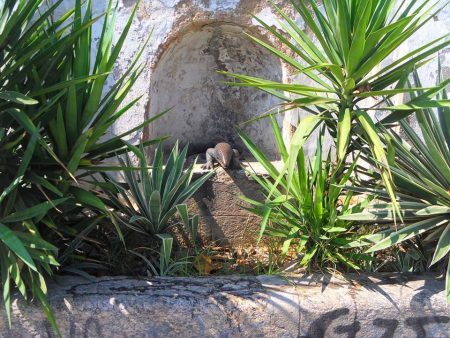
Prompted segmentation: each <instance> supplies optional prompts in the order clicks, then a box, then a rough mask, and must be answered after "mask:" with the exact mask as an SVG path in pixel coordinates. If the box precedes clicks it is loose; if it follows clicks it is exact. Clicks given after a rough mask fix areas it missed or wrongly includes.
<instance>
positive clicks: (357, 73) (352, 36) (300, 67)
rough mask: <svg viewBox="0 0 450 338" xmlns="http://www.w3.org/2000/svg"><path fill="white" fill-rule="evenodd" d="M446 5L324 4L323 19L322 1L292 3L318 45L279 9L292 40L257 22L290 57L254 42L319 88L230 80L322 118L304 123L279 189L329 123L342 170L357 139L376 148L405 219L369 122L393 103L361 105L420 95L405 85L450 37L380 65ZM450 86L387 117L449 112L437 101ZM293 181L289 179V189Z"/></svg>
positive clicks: (330, 0) (358, 0)
mask: <svg viewBox="0 0 450 338" xmlns="http://www.w3.org/2000/svg"><path fill="white" fill-rule="evenodd" d="M438 2H439V1H431V0H425V1H420V2H419V1H417V0H412V1H402V2H400V3H399V4H398V6H396V3H397V1H396V0H386V1H380V0H368V1H365V0H364V1H363V0H324V1H323V8H324V10H323V11H322V10H321V9H320V8H319V7H318V5H317V4H316V2H315V1H314V0H308V1H306V0H305V1H303V0H291V3H292V6H293V7H294V9H295V13H296V14H298V15H299V16H300V17H301V18H302V19H303V21H304V22H305V24H306V25H307V26H308V28H309V29H310V30H311V32H312V35H313V37H310V36H308V35H307V34H306V33H305V32H304V31H303V29H302V27H299V26H298V24H297V23H296V22H295V21H294V20H292V19H291V18H290V17H289V16H288V15H287V14H285V13H284V12H283V11H282V10H281V9H279V8H278V7H277V6H275V5H274V8H275V9H276V11H277V13H278V14H279V15H280V16H281V17H282V18H283V19H284V20H283V21H282V22H280V25H281V27H282V28H283V30H284V31H285V32H286V33H287V36H286V35H285V34H283V33H280V32H278V30H277V29H276V28H275V27H273V26H271V25H269V24H267V23H265V22H264V21H263V20H261V19H259V18H257V17H256V18H255V19H256V20H257V21H258V22H259V23H260V24H261V25H262V26H264V27H265V28H266V29H267V30H268V31H269V32H270V33H271V34H273V35H274V36H275V38H276V39H278V40H279V42H280V43H282V44H283V45H284V47H285V48H286V50H287V52H282V51H280V50H278V49H276V48H274V47H272V46H270V45H269V44H267V43H265V42H263V41H261V40H260V39H258V38H256V37H252V36H250V37H251V39H252V40H253V41H255V42H256V43H257V44H259V45H261V46H263V47H264V48H266V49H268V50H269V51H270V52H272V53H273V54H275V55H276V56H278V57H279V58H281V59H282V60H283V61H284V62H285V63H286V64H288V65H289V66H291V67H293V69H295V70H296V72H298V73H299V74H303V75H305V76H307V77H308V78H309V80H310V81H311V82H312V85H303V84H295V83H294V84H282V83H277V82H273V81H267V80H265V79H260V78H254V77H249V76H245V75H240V74H231V73H224V74H225V75H227V76H230V77H233V78H234V79H236V80H237V82H232V83H231V84H233V85H238V86H250V87H256V88H259V89H261V90H264V91H266V92H269V93H271V94H273V95H276V96H278V97H279V98H281V99H282V100H284V101H285V104H284V106H285V109H286V110H288V109H293V108H302V109H304V110H306V111H308V112H310V113H312V114H314V115H313V116H314V117H313V118H310V119H306V120H303V121H301V122H300V125H299V127H298V128H297V132H296V133H295V134H294V136H293V138H292V143H291V146H290V156H291V158H290V159H289V161H286V165H285V167H284V168H283V170H282V172H281V173H280V176H279V177H278V179H277V182H278V181H279V180H280V179H281V177H282V175H283V174H284V173H285V172H286V171H287V172H293V169H294V166H295V163H296V159H297V154H298V152H299V151H300V149H301V145H302V144H303V142H304V141H305V139H306V138H307V137H308V135H309V134H310V131H311V130H313V129H314V128H315V127H317V126H318V125H319V124H320V123H325V124H326V125H327V127H328V129H329V131H330V133H331V135H332V136H333V137H334V138H335V142H336V151H337V158H338V160H339V161H340V162H343V161H344V160H345V159H346V158H347V156H348V154H349V153H350V149H349V144H350V140H351V139H352V135H360V136H362V137H363V138H365V139H366V140H367V141H368V144H369V145H370V148H371V152H372V154H373V156H374V158H375V159H376V160H377V162H378V163H380V165H379V168H380V170H381V175H382V178H383V181H384V184H385V187H386V189H387V191H388V194H389V196H390V198H391V200H392V202H393V206H394V209H396V210H397V211H398V205H397V202H396V199H395V192H394V185H393V182H392V175H391V172H390V167H389V165H388V161H387V156H386V153H385V149H384V148H383V144H382V142H381V140H380V138H379V136H378V134H377V130H376V127H375V124H374V122H373V121H372V119H371V117H370V115H369V111H370V109H380V105H381V104H382V103H383V102H385V101H384V100H381V101H380V102H379V103H378V105H377V106H374V107H371V108H370V109H369V108H364V107H363V105H361V104H360V102H361V101H363V100H364V99H366V98H370V97H375V96H387V97H390V96H392V95H395V94H399V93H409V92H411V91H413V90H414V89H411V88H407V87H406V85H405V81H406V79H407V77H408V75H409V74H410V73H411V71H412V70H413V69H414V67H419V66H421V65H422V64H424V63H425V62H427V61H428V59H427V58H428V57H429V56H430V55H432V54H433V53H435V52H437V51H438V50H440V49H442V48H444V47H446V46H447V45H448V44H449V43H450V42H449V41H445V38H446V37H447V36H443V37H440V38H438V39H435V40H433V41H431V42H430V43H428V44H426V45H424V46H420V47H419V48H417V49H415V50H413V51H411V52H409V53H407V54H405V55H404V56H402V57H400V58H399V59H398V60H396V61H395V62H392V63H390V64H389V65H387V66H383V67H379V65H380V64H381V62H382V61H383V60H385V59H386V58H387V57H389V55H391V54H392V52H394V51H395V49H396V48H397V47H399V46H400V45H401V44H402V43H404V42H405V41H406V40H407V39H408V38H410V37H411V36H412V35H413V34H414V33H415V32H416V31H417V30H418V29H420V28H421V27H423V25H424V24H425V23H427V22H428V21H429V20H431V19H432V17H433V16H434V15H435V14H436V13H437V12H438V11H439V10H440V8H437V4H438ZM307 3H308V4H309V5H310V8H308V7H307V5H306V4H307ZM311 11H312V12H313V14H314V15H315V18H314V16H313V14H312V13H311ZM447 83H448V81H445V82H444V83H443V84H441V85H439V86H438V87H437V88H430V89H427V90H426V91H425V92H424V94H423V95H422V96H420V97H417V98H415V99H413V100H411V102H408V103H407V104H406V105H402V106H398V107H396V106H393V107H388V108H384V109H388V110H391V111H395V110H404V111H406V112H407V113H406V114H410V113H411V109H412V108H415V109H422V108H424V107H433V106H439V105H448V104H449V103H448V101H447V100H443V101H440V100H437V99H433V95H434V94H435V93H436V92H437V91H439V90H440V89H441V88H442V87H443V86H445V85H446V84H447ZM391 86H394V88H391ZM285 93H289V94H291V95H286V94H285ZM404 115H405V114H399V115H398V116H399V117H402V116H404ZM291 179H292V178H291V177H288V183H289V184H288V185H290V181H291Z"/></svg>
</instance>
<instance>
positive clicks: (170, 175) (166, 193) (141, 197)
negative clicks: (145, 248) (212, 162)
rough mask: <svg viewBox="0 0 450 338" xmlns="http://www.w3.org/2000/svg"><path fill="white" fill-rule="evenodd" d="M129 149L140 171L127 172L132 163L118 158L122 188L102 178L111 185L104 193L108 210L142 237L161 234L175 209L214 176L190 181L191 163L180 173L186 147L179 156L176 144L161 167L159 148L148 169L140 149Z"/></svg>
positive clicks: (126, 159) (110, 180) (192, 166)
mask: <svg viewBox="0 0 450 338" xmlns="http://www.w3.org/2000/svg"><path fill="white" fill-rule="evenodd" d="M129 149H130V150H131V151H132V152H133V153H134V154H135V155H136V156H137V157H138V158H139V161H140V168H138V169H140V170H139V171H136V170H132V169H131V170H130V168H133V163H132V160H131V158H130V156H129V155H128V154H126V155H125V159H124V160H123V159H121V158H119V160H120V163H121V165H122V168H123V171H122V174H123V178H124V180H125V187H124V186H123V185H122V184H119V183H117V182H115V181H114V179H113V178H112V177H109V178H108V177H106V176H104V177H105V178H106V181H107V182H109V183H112V184H113V189H111V190H109V191H108V190H106V191H105V192H106V193H107V194H108V197H109V201H110V202H111V203H112V204H111V206H112V207H113V208H115V210H117V211H118V212H120V213H121V214H122V215H123V216H125V217H123V216H122V217H121V219H122V220H123V222H124V223H125V225H126V226H128V227H130V228H131V229H133V230H135V231H138V232H140V233H142V234H145V235H158V234H163V233H165V232H166V231H167V228H168V227H169V226H170V225H171V222H170V221H171V220H172V218H173V216H174V215H175V214H176V212H177V206H180V205H183V204H184V203H186V201H187V200H188V199H189V198H190V197H192V195H193V194H194V193H195V192H196V191H197V190H198V189H199V188H200V187H201V186H202V185H203V184H204V183H205V182H206V181H207V180H208V179H209V178H210V177H211V175H212V174H213V173H214V172H213V171H211V172H210V173H208V174H205V175H203V176H202V177H200V178H198V179H197V180H195V181H193V180H192V178H193V169H194V165H195V162H194V163H192V164H191V165H190V166H189V167H188V168H187V169H186V170H184V165H185V162H186V153H187V146H186V147H185V148H184V149H183V150H182V151H181V152H180V151H179V149H178V144H176V145H175V146H174V147H173V149H172V151H171V153H170V155H169V157H168V159H167V162H166V163H165V164H164V163H163V150H162V145H161V144H159V146H158V147H157V149H156V150H155V156H154V160H153V163H152V165H151V167H150V166H149V165H148V163H147V160H146V158H145V155H144V152H143V150H142V149H139V148H137V147H134V146H131V145H129ZM150 168H151V170H149V169H150ZM128 189H129V190H128ZM114 192H116V193H117V194H118V195H117V196H116V195H115V194H114ZM182 216H184V215H182Z"/></svg>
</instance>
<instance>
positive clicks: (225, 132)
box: [147, 22, 283, 159]
mask: <svg viewBox="0 0 450 338" xmlns="http://www.w3.org/2000/svg"><path fill="white" fill-rule="evenodd" d="M244 32H245V30H244V28H242V27H241V26H239V25H236V24H232V23H229V22H215V23H210V24H207V25H204V26H202V27H197V29H195V30H189V31H187V32H186V33H185V34H183V36H181V37H180V38H178V39H177V40H174V41H173V42H172V43H171V44H170V45H168V46H167V47H166V48H165V50H164V52H163V53H162V54H161V56H160V58H159V59H158V61H157V63H155V65H154V68H153V72H152V76H151V83H150V101H149V104H148V111H147V114H148V116H149V117H152V116H154V115H155V114H157V113H158V112H160V111H162V110H164V109H166V108H169V107H173V108H172V110H171V112H169V113H168V114H166V116H164V117H163V118H161V119H159V120H157V121H155V122H154V123H152V124H150V126H149V129H148V130H147V133H148V136H149V137H151V138H153V137H157V136H162V135H167V134H170V135H171V136H172V138H171V141H169V142H167V146H170V145H171V144H173V143H174V142H175V141H176V140H177V139H178V140H180V142H181V143H182V144H185V143H188V142H189V144H190V145H191V146H192V149H193V152H195V151H196V150H198V152H202V151H204V148H205V147H208V146H210V145H211V144H212V143H214V142H218V141H226V142H230V143H232V144H233V145H234V146H236V147H237V148H238V149H240V150H241V151H244V152H245V147H244V146H243V144H242V142H241V141H240V139H239V137H238V135H237V133H236V129H235V127H236V126H237V125H239V124H242V123H243V122H245V121H248V120H250V119H254V118H255V117H257V116H259V115H261V114H262V113H264V112H266V111H267V110H268V109H270V108H272V107H274V106H275V105H276V104H277V103H279V101H278V99H276V98H275V97H273V96H272V95H269V94H267V93H264V92H262V91H259V90H255V89H253V88H239V87H232V86H229V85H227V84H224V83H223V82H224V81H226V80H227V78H226V77H224V76H223V75H221V74H218V73H217V71H218V70H224V71H230V72H236V73H242V74H247V75H251V76H257V77H263V78H266V79H270V80H274V81H280V82H281V81H282V79H283V67H282V64H281V61H280V60H279V59H278V58H276V57H274V56H273V55H272V54H271V53H270V52H268V51H267V50H265V49H264V48H262V47H260V46H258V45H256V44H254V43H252V42H251V41H249V39H248V37H247V36H246V35H245V34H244ZM280 126H281V123H280ZM244 130H245V131H246V132H247V133H248V134H249V135H250V136H251V137H252V139H253V140H255V142H256V144H258V145H259V146H260V147H261V148H262V149H264V151H265V152H266V153H267V154H268V155H269V156H270V157H271V158H273V159H275V158H277V155H278V154H277V149H276V144H275V141H274V139H273V133H272V130H271V128H270V123H269V121H268V120H267V119H264V120H260V121H257V122H255V123H251V124H249V125H247V126H245V127H244Z"/></svg>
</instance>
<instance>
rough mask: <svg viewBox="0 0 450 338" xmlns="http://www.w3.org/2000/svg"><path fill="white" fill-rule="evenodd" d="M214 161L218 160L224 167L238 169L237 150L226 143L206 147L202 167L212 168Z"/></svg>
mask: <svg viewBox="0 0 450 338" xmlns="http://www.w3.org/2000/svg"><path fill="white" fill-rule="evenodd" d="M214 162H218V163H219V164H220V166H221V167H222V168H224V169H228V168H230V169H238V168H239V164H240V162H239V151H237V150H236V149H233V148H232V147H231V146H230V145H229V144H228V143H225V142H221V143H217V144H216V146H215V147H214V148H208V150H207V151H206V164H204V165H202V169H208V170H211V169H213V168H214Z"/></svg>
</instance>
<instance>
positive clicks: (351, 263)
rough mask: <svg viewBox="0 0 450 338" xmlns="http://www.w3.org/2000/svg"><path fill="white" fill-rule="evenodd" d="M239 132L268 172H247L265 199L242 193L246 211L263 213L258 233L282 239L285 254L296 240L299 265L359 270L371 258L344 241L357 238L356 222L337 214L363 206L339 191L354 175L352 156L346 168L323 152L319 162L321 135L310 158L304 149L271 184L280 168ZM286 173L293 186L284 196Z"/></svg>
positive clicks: (284, 152)
mask: <svg viewBox="0 0 450 338" xmlns="http://www.w3.org/2000/svg"><path fill="white" fill-rule="evenodd" d="M271 120H272V126H273V130H274V133H275V139H276V140H277V143H278V148H279V151H280V153H281V155H282V157H283V159H284V160H287V159H288V157H289V156H288V153H287V150H286V146H285V144H284V141H283V139H282V136H281V133H280V130H279V127H278V125H277V122H276V120H275V118H274V117H271ZM240 135H241V137H242V139H243V141H244V143H245V144H246V146H247V147H248V149H249V150H250V151H251V153H252V154H253V155H254V156H255V158H256V159H257V160H258V161H259V163H261V164H262V165H263V166H264V168H265V169H266V171H267V172H268V174H269V177H267V178H264V177H263V178H261V177H258V176H257V175H254V174H253V173H252V172H251V171H250V174H251V175H252V177H253V178H254V179H255V181H256V182H258V183H259V185H260V186H261V188H262V189H263V192H264V193H265V195H266V197H267V199H266V201H265V202H264V203H261V202H259V201H254V200H251V199H248V198H245V197H244V200H246V201H247V202H249V203H250V204H251V205H252V207H251V208H250V209H249V210H250V211H252V212H254V213H255V214H256V215H258V216H261V217H262V224H261V233H260V236H262V235H263V234H264V233H265V234H267V235H269V236H272V237H278V238H281V239H282V240H283V241H284V245H283V253H284V254H285V253H286V252H287V251H288V249H289V247H290V246H294V243H295V246H294V248H295V250H296V251H297V252H298V253H301V254H303V258H302V260H301V261H300V265H302V266H305V267H307V268H308V269H310V270H311V269H312V270H314V269H322V268H323V267H329V268H336V266H337V265H344V266H346V267H347V268H350V269H360V268H361V265H360V262H362V261H364V260H371V259H372V258H371V257H370V256H369V255H367V254H363V253H360V252H358V251H356V250H355V249H352V248H350V245H349V244H350V243H352V242H353V241H354V240H356V238H357V235H356V230H357V229H358V228H357V225H356V224H355V223H354V222H351V221H346V220H340V219H339V218H338V217H339V216H340V215H344V214H346V213H348V212H350V210H362V207H361V205H362V203H363V201H360V202H359V203H357V204H356V205H352V204H351V201H352V197H353V193H352V192H349V193H347V192H346V193H345V194H344V191H343V189H344V186H345V185H346V184H350V183H351V182H352V180H354V179H355V177H354V175H353V174H354V172H353V171H354V168H355V166H356V160H355V161H354V162H353V164H351V165H350V166H347V165H336V164H333V163H332V161H331V158H330V153H328V156H327V157H326V159H325V161H324V162H323V161H322V155H323V154H322V139H323V135H322V136H320V137H319V139H318V142H317V151H316V155H315V157H314V158H313V159H312V162H309V163H308V162H307V161H306V160H305V156H304V154H303V150H300V151H299V152H298V155H297V159H296V169H295V170H294V172H293V173H290V172H288V173H286V174H284V175H283V178H282V179H281V180H280V181H279V182H280V183H279V184H278V185H277V186H275V185H274V180H276V179H278V177H279V175H280V172H279V171H278V170H277V169H276V168H275V167H274V165H273V164H272V163H271V162H270V161H269V160H268V159H267V158H266V157H265V155H264V154H263V152H262V151H261V150H260V149H258V147H257V146H256V145H255V144H254V143H253V142H252V141H251V140H250V139H249V138H248V136H246V135H245V134H244V133H242V132H241V133H240ZM288 176H292V185H291V187H290V189H289V192H288V193H287V194H286V191H287V189H288V179H287V177H288Z"/></svg>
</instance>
